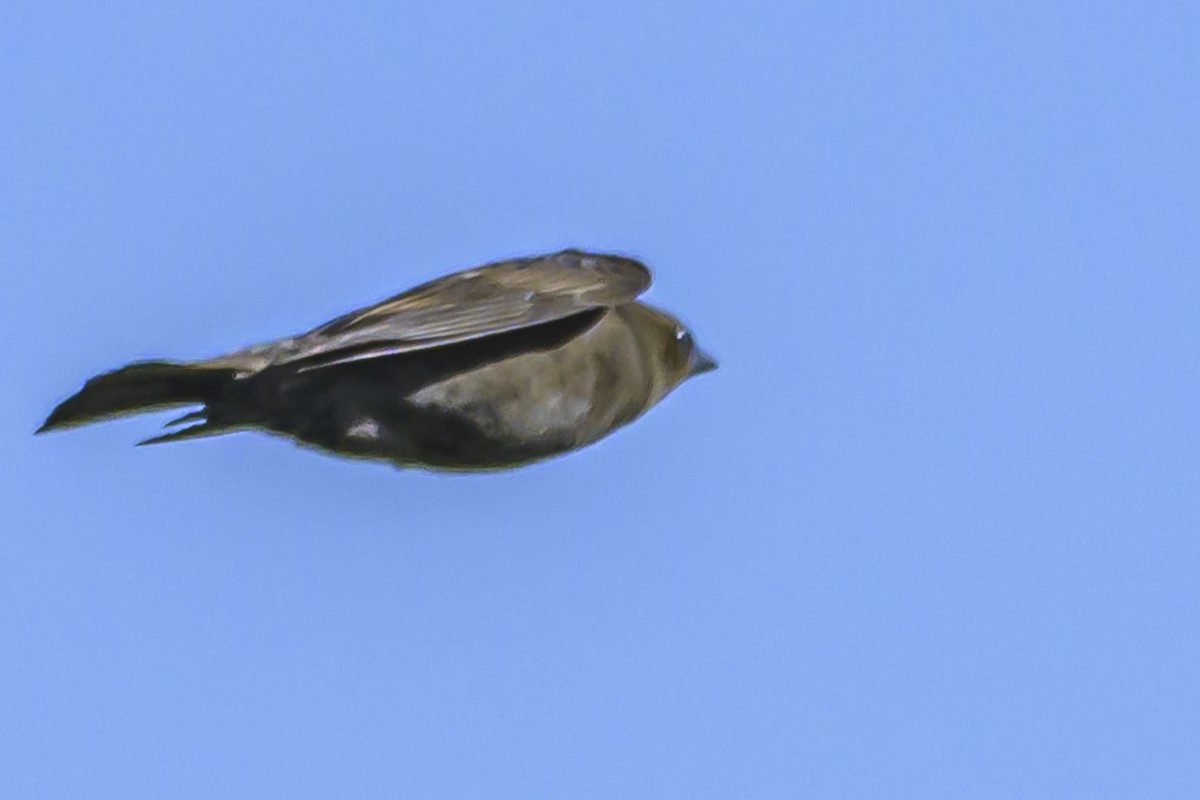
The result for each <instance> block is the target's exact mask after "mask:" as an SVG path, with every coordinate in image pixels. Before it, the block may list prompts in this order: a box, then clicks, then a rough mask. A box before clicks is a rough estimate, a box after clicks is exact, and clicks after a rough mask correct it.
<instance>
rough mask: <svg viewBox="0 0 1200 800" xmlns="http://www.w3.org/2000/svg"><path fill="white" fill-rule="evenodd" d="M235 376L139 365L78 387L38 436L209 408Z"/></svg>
mask: <svg viewBox="0 0 1200 800" xmlns="http://www.w3.org/2000/svg"><path fill="white" fill-rule="evenodd" d="M236 374H237V373H236V371H235V370H232V369H224V368H213V367H207V366H200V365H197V364H180V363H175V362H170V361H140V362H137V363H135V364H130V365H129V366H126V367H122V368H121V369H118V370H114V371H112V372H106V373H104V374H103V375H97V376H96V377H94V378H92V379H91V380H89V381H88V382H87V383H86V384H84V386H83V388H82V389H80V390H79V391H78V392H77V393H76V394H74V395H72V396H71V397H68V398H67V399H66V400H64V401H63V402H62V403H60V404H59V406H58V407H57V408H55V409H54V411H53V412H51V414H50V416H49V417H48V418H47V419H46V421H45V423H43V424H42V427H41V428H39V429H38V431H37V432H38V433H43V432H45V431H50V430H54V429H56V428H66V427H70V426H74V425H83V424H86V423H89V422H95V421H97V420H102V419H106V418H108V417H114V416H119V415H122V414H133V413H137V412H141V411H152V410H154V409H157V408H164V407H167V406H175V405H186V404H191V403H206V404H207V403H214V402H216V401H218V400H219V399H220V398H221V395H222V394H223V392H224V390H225V387H226V385H227V384H228V383H229V381H231V380H233V378H234V376H235V375H236Z"/></svg>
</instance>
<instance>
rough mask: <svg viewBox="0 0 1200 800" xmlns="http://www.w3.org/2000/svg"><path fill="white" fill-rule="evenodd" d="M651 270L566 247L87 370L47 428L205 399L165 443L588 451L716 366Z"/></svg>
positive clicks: (448, 460) (517, 461) (413, 455)
mask: <svg viewBox="0 0 1200 800" xmlns="http://www.w3.org/2000/svg"><path fill="white" fill-rule="evenodd" d="M649 285H650V271H649V270H648V269H647V268H646V267H645V266H644V265H643V264H641V263H639V262H638V261H635V260H633V259H630V258H624V257H621V256H616V255H604V254H598V253H585V252H581V251H579V250H564V251H562V252H560V253H555V254H552V255H544V256H537V257H533V258H519V259H512V260H509V261H499V262H496V263H492V264H487V265H484V266H482V267H477V268H475V269H468V270H465V271H462V272H457V273H454V274H452V275H448V276H446V277H444V278H439V279H437V280H434V281H431V282H429V283H426V284H423V285H421V286H418V287H417V288H415V289H411V290H409V291H407V292H405V293H403V294H400V295H397V296H395V297H392V298H390V299H388V300H384V301H383V302H381V303H378V304H376V305H373V306H369V307H367V308H364V309H361V310H359V311H354V312H352V313H350V314H347V315H345V316H342V317H338V318H337V319H335V320H333V321H331V322H328V323H326V324H324V325H321V326H320V327H318V328H315V329H313V330H311V331H309V332H308V333H305V334H301V335H299V336H292V337H289V338H284V339H278V340H276V341H272V342H266V343H264V344H258V345H253V346H251V347H247V348H245V349H243V350H238V351H236V352H233V353H229V354H228V355H223V356H218V357H217V358H210V359H205V360H202V361H190V362H177V361H141V362H136V363H133V364H130V365H128V366H126V367H122V368H121V369H118V370H114V371H113V372H107V373H104V374H102V375H98V376H96V377H95V378H92V379H91V380H89V381H88V382H87V383H86V384H85V385H84V387H83V389H81V390H80V391H79V392H78V393H77V394H75V395H74V396H72V397H70V398H68V399H66V400H64V401H63V402H62V403H61V404H60V405H59V406H58V407H57V408H56V409H54V412H53V413H52V414H50V417H49V418H48V419H47V420H46V422H45V424H44V425H42V427H41V428H40V429H39V431H38V432H39V433H41V432H42V431H49V430H53V429H55V428H64V427H68V426H73V425H80V424H83V423H88V422H94V421H97V420H100V419H104V418H106V417H111V416H116V415H120V414H128V413H133V412H140V411H149V410H151V409H157V408H162V407H166V406H174V405H196V404H203V406H204V407H203V409H202V410H200V411H196V412H193V413H191V414H186V415H185V416H183V417H180V418H179V419H177V420H173V421H172V422H169V423H167V427H168V428H171V427H173V426H178V425H182V424H185V423H197V424H192V425H190V426H189V427H184V428H179V429H177V430H174V431H172V432H170V433H165V434H163V435H161V436H156V437H154V438H152V439H147V440H146V441H144V442H141V444H157V443H160V442H172V441H177V440H180V439H191V438H195V437H198V436H212V435H215V434H221V433H228V432H231V431H235V430H239V429H246V428H257V429H262V430H266V431H269V432H272V433H277V434H283V435H285V436H290V437H292V438H293V439H295V440H297V441H299V442H303V443H307V444H310V445H315V446H317V447H319V448H323V449H325V450H328V451H332V452H334V453H338V454H342V455H350V456H358V457H365V458H376V459H384V460H387V461H391V462H393V463H395V464H397V465H401V466H414V467H426V468H432V469H445V470H487V469H501V468H505V467H514V466H519V465H521V464H526V463H529V462H532V461H537V460H539V459H544V458H548V457H550V456H554V455H558V454H560V453H565V452H568V451H570V450H575V449H577V448H580V447H583V446H584V445H587V444H589V443H591V442H594V441H596V440H597V439H600V438H601V437H603V436H606V435H607V434H609V433H611V432H612V431H614V430H616V429H617V428H619V427H621V426H622V425H624V424H626V423H628V422H630V421H631V420H633V419H635V418H636V417H638V416H640V415H641V414H643V413H644V412H645V411H646V410H648V409H649V408H650V407H651V406H653V405H654V404H655V403H657V402H658V401H659V400H661V399H662V398H663V397H664V396H666V394H667V393H668V392H670V391H671V390H672V389H673V388H675V387H676V386H678V385H679V384H680V383H681V382H682V381H684V380H685V379H687V378H690V377H691V376H693V375H697V374H699V373H702V372H707V371H709V370H711V369H714V368H715V367H716V362H715V361H713V360H712V359H711V358H709V357H708V356H707V355H705V354H704V353H703V352H702V351H701V350H700V349H699V348H698V347H696V345H695V343H694V341H693V340H692V335H691V333H689V332H688V329H687V328H686V327H684V325H683V324H682V323H680V322H679V321H678V320H677V319H675V318H674V317H672V316H671V315H670V314H667V313H666V312H665V311H662V310H660V309H657V308H654V307H652V306H649V305H646V304H645V303H640V302H637V300H636V298H637V297H638V295H640V294H641V293H642V292H644V291H645V290H646V289H647V287H649Z"/></svg>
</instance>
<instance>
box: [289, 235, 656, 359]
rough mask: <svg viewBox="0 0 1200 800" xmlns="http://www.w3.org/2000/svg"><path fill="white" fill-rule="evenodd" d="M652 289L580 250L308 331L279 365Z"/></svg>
mask: <svg viewBox="0 0 1200 800" xmlns="http://www.w3.org/2000/svg"><path fill="white" fill-rule="evenodd" d="M649 285H650V271H649V270H648V269H647V268H646V267H645V266H644V265H643V264H641V263H640V262H638V261H635V260H633V259H630V258H625V257H622V256H615V255H604V254H598V253H586V252H582V251H579V250H564V251H562V252H560V253H555V254H553V255H546V256H538V257H534V258H519V259H512V260H509V261H499V262H496V263H492V264H487V265H485V266H482V267H476V268H474V269H469V270H465V271H463V272H457V273H455V274H453V275H447V276H446V277H444V278H439V279H437V280H434V281H430V282H429V283H426V284H422V285H421V286H418V287H416V288H415V289H411V290H409V291H407V292H404V293H403V294H399V295H396V296H395V297H391V298H389V299H387V300H384V301H383V302H380V303H377V304H375V305H373V306H369V307H367V308H364V309H360V310H358V311H354V312H352V313H350V314H346V315H345V316H342V317H338V318H337V319H335V320H332V321H330V322H327V323H326V324H324V325H322V326H320V327H318V328H316V329H314V330H312V331H310V332H309V333H307V334H305V335H304V336H302V337H299V338H298V339H297V340H294V341H295V345H296V347H295V349H294V350H292V351H291V352H289V353H287V354H286V355H284V356H283V357H282V358H281V359H279V360H276V361H275V363H276V364H284V363H294V362H303V364H297V366H303V367H304V368H306V369H315V368H318V367H323V366H330V365H332V364H341V363H346V362H347V361H357V360H360V359H364V358H378V357H380V356H385V355H395V354H399V353H408V352H413V351H416V350H424V349H428V348H431V347H441V346H444V345H449V344H454V343H457V342H463V341H468V340H470V339H477V338H479V337H482V336H491V335H493V334H497V333H504V332H506V331H512V330H516V329H519V328H526V327H530V326H533V325H541V324H544V323H548V322H553V321H555V320H560V319H564V318H566V317H569V316H572V315H575V314H579V313H582V312H585V311H588V310H591V309H594V308H600V307H606V306H615V305H621V304H623V303H628V302H630V301H632V300H633V299H634V298H636V297H637V296H638V295H640V294H641V293H642V292H644V291H645V290H646V289H647V287H649Z"/></svg>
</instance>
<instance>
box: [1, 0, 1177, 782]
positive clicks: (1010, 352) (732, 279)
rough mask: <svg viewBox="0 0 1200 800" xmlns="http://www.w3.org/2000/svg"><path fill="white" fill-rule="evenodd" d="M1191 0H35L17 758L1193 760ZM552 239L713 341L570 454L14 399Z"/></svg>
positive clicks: (558, 774)
mask: <svg viewBox="0 0 1200 800" xmlns="http://www.w3.org/2000/svg"><path fill="white" fill-rule="evenodd" d="M910 5H911V4H910ZM1198 36H1200V10H1198V7H1197V6H1196V5H1195V4H1194V3H1132V2H1129V3H1082V2H1078V3H1070V2H1067V3H1056V4H1047V3H1033V2H1021V3H1007V4H1003V5H1002V6H995V5H989V4H982V3H970V4H968V3H958V4H925V5H924V6H923V7H922V8H920V9H915V10H914V9H912V8H908V7H905V4H897V3H880V2H873V3H872V2H839V3H823V4H801V3H776V4H758V3H732V2H731V3H721V4H715V3H710V4H690V5H687V6H683V5H680V4H678V3H667V2H646V1H644V0H643V2H638V3H632V2H630V3H613V4H604V5H584V4H576V3H549V2H515V3H505V4H478V5H475V4H466V3H458V2H444V1H443V2H437V3H432V2H430V3H382V2H380V3H366V2H342V3H336V4H334V3H329V4H324V5H318V4H312V3H303V2H289V3H263V2H256V1H254V0H250V1H247V0H241V1H240V2H236V3H234V2H214V3H203V4H196V3H189V4H182V3H178V4H177V3H160V4H142V3H107V2H88V3H82V2H78V3H72V2H62V3H55V2H37V3H33V2H28V3H27V2H21V1H20V0H17V2H8V3H5V4H4V6H3V8H2V9H0V104H2V107H3V109H4V113H3V114H2V115H0V175H2V176H3V177H2V180H0V261H2V262H3V265H4V266H3V270H2V272H0V303H2V304H3V313H4V318H5V319H6V320H7V323H8V324H7V333H6V335H5V336H3V337H0V348H3V358H4V360H3V363H4V364H5V368H6V380H7V383H6V386H7V390H6V392H5V398H6V400H5V402H4V404H3V406H2V407H0V439H2V445H3V452H4V453H5V456H6V457H5V458H4V459H3V462H2V463H0V471H2V474H3V480H2V481H0V486H2V488H0V492H3V497H2V500H3V502H2V503H0V508H2V510H0V514H2V515H3V516H2V517H0V528H2V531H3V532H2V533H0V609H2V613H0V653H2V654H3V656H4V657H3V659H0V794H3V795H4V796H5V797H12V798H26V797H29V798H33V797H37V798H59V797H61V798H78V797H89V798H110V797H111V798H141V797H145V798H161V797H176V798H191V797H195V798H210V797H255V798H261V797H287V798H308V797H313V798H318V797H320V798H324V797H360V798H375V797H379V798H385V797H386V798H394V797H446V798H469V797H480V798H485V797H486V798H509V797H512V798H542V797H545V798H561V797H570V798H591V797H595V798H614V797H620V798H643V797H645V798H655V799H656V800H662V798H675V797H678V798H689V799H693V798H730V797H755V798H758V797H764V798H766V797H771V798H775V797H779V798H796V797H815V798H852V797H896V798H901V797H903V798H907V797H913V798H929V797H954V798H960V797H971V798H991V797H994V798H1013V797H1088V798H1106V797H1112V798H1128V797H1156V798H1169V797H1180V798H1183V797H1189V798H1190V797H1196V796H1197V793H1198V792H1200V759H1198V758H1197V752H1198V750H1200V726H1198V725H1197V719H1200V688H1198V687H1200V684H1198V683H1197V680H1196V675H1197V673H1198V672H1200V638H1198V637H1200V634H1198V629H1197V619H1198V617H1200V583H1198V581H1197V579H1196V575H1197V571H1198V567H1200V491H1198V489H1200V423H1198V422H1197V418H1198V415H1197V409H1200V377H1198V375H1200V359H1198V358H1197V352H1198V350H1200V344H1198V342H1200V313H1198V312H1200V270H1198V269H1197V253H1198V252H1200V218H1198V217H1200V194H1198V189H1197V187H1198V186H1200V157H1198V156H1197V153H1196V143H1197V141H1200V105H1198V104H1197V102H1196V100H1197V96H1198V90H1200V51H1198V50H1197V48H1196V46H1195V43H1196V41H1197V37H1198ZM571 245H574V246H581V247H589V248H596V249H609V250H619V251H624V252H628V253H632V254H635V255H637V256H639V257H641V258H643V259H644V260H646V261H647V262H648V263H649V264H650V265H651V266H652V267H653V268H654V270H655V276H656V283H655V286H654V287H653V288H652V290H651V293H650V295H649V298H650V299H651V300H652V301H653V302H656V303H658V304H661V305H663V306H665V307H667V308H669V309H671V310H672V311H675V312H677V313H678V314H679V315H680V316H681V317H682V318H684V319H685V320H687V321H688V322H689V324H691V325H692V326H693V327H694V328H695V330H696V333H697V336H698V338H699V341H700V342H701V343H702V344H703V346H704V347H706V348H707V349H709V350H711V351H712V352H713V353H714V354H715V355H716V356H718V357H719V358H720V360H721V364H722V367H721V370H720V371H718V372H717V373H714V374H713V375H709V376H705V377H704V378H702V379H698V380H696V381H694V382H692V383H689V384H687V385H685V386H684V387H682V388H681V389H680V390H679V391H678V392H676V393H675V394H673V395H672V396H671V397H669V398H668V399H667V400H666V401H665V402H664V403H663V404H662V405H660V406H659V407H657V408H656V409H654V410H653V411H652V412H651V413H650V414H649V415H647V416H646V417H645V418H643V419H642V420H640V421H638V422H637V423H635V424H634V425H632V426H631V427H629V428H627V429H625V430H623V431H621V432H619V433H618V434H616V435H614V436H613V437H611V438H610V439H608V440H605V441H604V442H602V443H600V444H599V445H597V446H594V447H591V448H589V449H587V450H585V451H583V452H580V453H577V454H574V455H571V456H569V457H566V458H562V459H558V460H554V461H551V462H548V463H545V464H541V465H538V466H535V467H533V468H529V469H525V470H522V471H518V472H513V473H509V474H502V475H492V476H450V477H447V476H434V475H428V474H423V473H417V472H399V471H396V470H393V469H390V468H387V467H381V466H377V465H369V464H360V463H350V462H345V461H339V460H336V459H332V458H328V457H324V456H320V455H317V454H314V453H311V452H308V451H304V450H300V449H297V448H295V447H293V446H291V445H289V444H288V443H286V442H283V441H278V440H272V439H270V438H267V437H265V436H255V435H250V434H242V435H236V436H230V437H224V438H220V439H213V440H206V441H200V442H192V443H185V444H180V445H174V446H165V447H161V448H143V449H134V448H132V447H131V446H130V445H131V444H132V443H133V442H135V441H137V440H138V439H140V438H144V437H145V436H147V435H150V434H152V433H153V432H154V431H155V430H156V428H157V423H158V422H161V421H163V420H164V419H166V417H165V416H164V415H158V416H151V417H143V418H134V419H131V420H128V421H121V422H114V423H111V424H108V425H104V426H98V427H95V428H88V429H83V430H79V431H74V432H71V433H68V434H63V435H55V436H50V437H38V438H36V439H35V438H34V437H32V436H31V435H30V434H31V433H32V431H33V429H34V428H35V427H36V426H37V425H38V424H39V423H40V421H41V419H42V418H43V417H44V415H45V414H46V412H48V411H49V409H50V408H51V407H52V406H53V404H54V403H55V402H57V401H58V400H60V399H61V398H62V397H63V396H65V395H66V394H68V393H70V392H71V391H73V390H74V389H76V388H77V387H78V386H79V384H80V383H81V382H82V381H83V380H84V379H85V378H86V377H88V376H89V375H91V374H93V373H96V372H98V371H102V370H105V369H109V368H112V367H115V366H118V365H120V364H122V363H124V362H126V361H129V360H133V359H137V358H145V357H154V356H168V357H198V356H204V355H212V354H215V353H218V352H221V351H223V350H227V349H231V348H233V347H237V346H240V345H243V344H247V343H250V342H253V341H256V340H261V339H267V338H272V337H275V336H280V335H284V334H288V333H292V332H295V331H298V330H301V329H304V328H307V327H309V326H311V325H313V324H316V323H319V322H321V321H323V320H325V319H327V318H330V317H332V316H334V315H336V314H338V313H341V312H344V311H346V310H348V309H351V308H353V307H355V306H357V305H361V304H363V303H366V302H368V301H371V300H374V299H378V298H380V297H383V296H386V295H388V294H391V293H393V292H395V291H398V290H400V289H403V288H406V287H408V286H410V285H412V284H414V283H416V282H418V281H420V280H423V279H426V278H430V277H433V276H435V275H437V274H440V273H442V272H446V271H449V270H451V269H455V268H460V267H466V266H470V265H472V264H475V263H478V262H482V261H486V260H491V259H494V258H499V257H504V256H510V255H521V254H528V253H534V252H539V251H545V250H552V249H555V248H559V247H563V246H571Z"/></svg>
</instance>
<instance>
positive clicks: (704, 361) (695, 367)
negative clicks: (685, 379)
mask: <svg viewBox="0 0 1200 800" xmlns="http://www.w3.org/2000/svg"><path fill="white" fill-rule="evenodd" d="M716 368H717V360H716V359H715V358H713V357H712V356H710V355H709V354H708V353H705V352H704V351H703V350H697V351H696V355H695V356H694V357H693V358H692V369H691V371H690V372H688V376H689V377H690V376H692V375H699V374H701V373H704V372H712V371H713V370H714V369H716Z"/></svg>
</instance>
